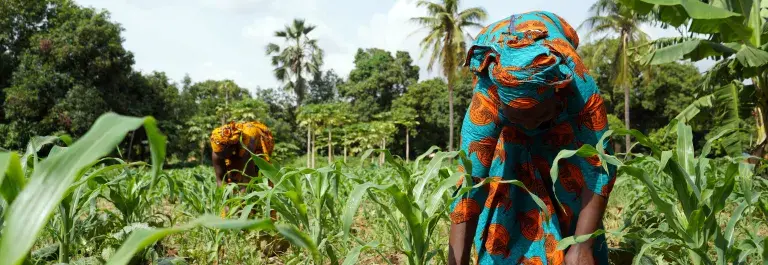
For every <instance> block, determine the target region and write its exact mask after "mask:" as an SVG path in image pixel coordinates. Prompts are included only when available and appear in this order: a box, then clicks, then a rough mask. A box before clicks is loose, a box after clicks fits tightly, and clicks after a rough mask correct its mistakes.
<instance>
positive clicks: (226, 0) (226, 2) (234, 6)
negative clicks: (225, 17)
mask: <svg viewBox="0 0 768 265" xmlns="http://www.w3.org/2000/svg"><path fill="white" fill-rule="evenodd" d="M264 1H265V0H200V3H201V4H202V5H203V6H206V7H213V8H217V9H221V10H227V11H245V10H250V9H253V8H256V7H257V6H259V5H262V2H264Z"/></svg>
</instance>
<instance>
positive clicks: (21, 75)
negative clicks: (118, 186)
mask: <svg viewBox="0 0 768 265" xmlns="http://www.w3.org/2000/svg"><path fill="white" fill-rule="evenodd" d="M22 2H24V3H18V2H17V1H13V2H12V3H11V2H8V5H6V2H3V5H2V7H0V13H10V14H13V15H10V14H9V16H10V20H6V17H5V16H3V19H0V20H2V22H0V23H2V24H4V25H9V26H10V27H11V28H10V31H7V30H6V29H5V28H3V32H2V33H0V35H1V36H0V39H2V40H0V42H2V44H0V46H5V47H6V48H3V49H6V51H7V52H5V54H6V55H10V56H11V57H13V58H12V59H14V61H16V62H18V65H16V67H15V68H14V72H13V77H12V78H11V79H10V83H9V85H10V86H9V87H6V88H4V89H3V92H4V94H5V98H4V99H5V101H4V104H3V109H4V114H5V118H6V119H7V120H8V121H9V123H10V125H9V126H10V127H14V128H17V129H20V130H24V131H29V132H34V133H35V134H43V135H48V134H52V133H53V132H54V131H55V130H57V129H61V128H62V127H64V129H70V128H69V127H68V126H70V125H72V119H73V118H74V119H76V121H75V125H76V126H77V127H78V128H88V127H90V123H92V122H93V121H94V117H95V115H96V113H100V112H103V111H105V110H112V111H115V112H118V113H127V112H128V110H129V106H130V105H131V104H133V103H134V102H132V101H127V100H125V98H126V97H127V96H128V95H131V94H134V92H135V91H131V89H130V88H126V87H125V86H123V85H122V84H124V83H125V82H126V80H127V79H128V78H129V76H130V75H131V73H132V72H131V67H132V65H133V55H132V54H131V53H130V52H128V51H126V50H125V49H124V48H123V46H122V42H123V39H122V37H121V36H120V32H121V31H122V28H120V26H119V25H118V24H116V23H113V22H111V21H109V13H107V12H105V11H101V12H97V11H95V10H93V9H90V8H81V7H79V6H77V5H75V4H73V3H71V2H69V1H65V2H59V1H29V2H27V1H22ZM31 2H35V3H31ZM42 2H45V5H46V6H45V7H44V8H43V7H40V6H37V5H36V4H38V3H42ZM18 5H22V6H18ZM17 8H18V10H16V9H17ZM41 8H42V9H41ZM14 10H16V11H14ZM20 10H25V12H21V11H20ZM26 11H30V12H31V13H27V12H26ZM17 12H18V14H16V13H17ZM30 14H31V17H25V15H30ZM53 14H55V15H53ZM17 19H18V20H17ZM35 21H40V22H35ZM38 23H39V24H38ZM25 45H26V46H25ZM6 80H7V79H3V82H4V81H6ZM73 89H76V90H77V91H76V92H71V91H72V90H73ZM67 102H68V103H67ZM74 102H78V104H83V103H84V105H80V106H77V110H75V111H74V112H72V114H74V115H75V116H74V117H70V116H68V115H69V114H70V113H67V112H64V113H62V112H60V111H52V110H54V109H57V110H61V108H63V105H67V106H71V107H74V104H71V103H74ZM91 103H93V104H91ZM57 106H58V108H57ZM105 106H108V109H105ZM73 110H74V109H73ZM144 114H145V115H146V114H151V113H144ZM83 119H85V120H83ZM14 123H15V125H14ZM74 130H75V131H77V130H79V129H77V128H74ZM15 136H20V137H22V138H18V139H13V140H12V141H11V142H13V143H15V146H9V147H11V148H17V147H19V145H21V144H22V143H25V142H27V141H28V139H29V138H27V137H28V136H29V135H26V134H16V135H15ZM73 136H75V137H77V136H79V134H77V133H75V134H74V135H73Z"/></svg>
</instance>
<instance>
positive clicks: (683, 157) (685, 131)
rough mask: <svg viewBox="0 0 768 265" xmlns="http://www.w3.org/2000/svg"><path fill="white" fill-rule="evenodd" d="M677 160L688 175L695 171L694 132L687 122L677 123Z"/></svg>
mask: <svg viewBox="0 0 768 265" xmlns="http://www.w3.org/2000/svg"><path fill="white" fill-rule="evenodd" d="M676 147H677V162H678V163H680V165H681V166H683V169H685V172H686V173H688V175H693V174H694V173H695V168H694V164H695V163H694V161H693V159H694V156H693V132H692V130H691V126H690V125H687V124H685V123H678V124H677V144H676Z"/></svg>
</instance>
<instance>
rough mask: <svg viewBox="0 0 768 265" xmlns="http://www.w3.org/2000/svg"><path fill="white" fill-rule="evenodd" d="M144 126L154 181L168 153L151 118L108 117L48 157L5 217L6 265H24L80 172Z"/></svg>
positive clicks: (2, 252)
mask: <svg viewBox="0 0 768 265" xmlns="http://www.w3.org/2000/svg"><path fill="white" fill-rule="evenodd" d="M141 125H144V126H145V127H146V128H150V129H149V130H147V136H148V137H149V139H150V141H149V142H150V150H151V152H152V158H153V159H152V163H153V168H154V169H156V170H153V172H152V174H153V178H154V176H156V175H157V173H158V172H159V170H160V169H161V167H162V163H163V161H162V160H163V157H160V156H158V154H157V153H158V152H160V153H162V152H164V150H165V140H164V136H162V135H160V134H158V133H157V130H156V124H155V120H154V119H152V118H134V117H126V116H121V115H117V114H114V113H107V114H104V115H102V116H101V117H99V119H97V120H96V122H94V124H93V127H91V129H90V130H89V131H88V132H87V133H86V134H85V135H83V137H82V138H80V139H79V140H78V141H77V142H75V143H74V144H73V145H72V146H71V147H69V148H67V150H65V151H63V152H61V153H58V154H56V155H53V156H49V157H48V158H46V159H45V160H43V161H42V162H40V164H39V165H38V166H37V168H35V171H34V172H33V173H32V176H31V177H30V178H29V182H28V183H27V185H26V187H25V188H24V190H22V191H21V193H19V196H18V197H17V198H16V200H15V201H14V202H13V204H11V205H10V207H9V208H8V212H7V213H6V214H7V215H6V217H7V219H6V222H5V227H4V228H3V237H2V239H0V256H2V257H3V258H5V260H6V261H8V263H7V264H11V265H19V264H22V263H23V262H24V259H25V258H26V256H27V254H28V252H29V250H30V248H32V245H33V244H34V242H35V240H36V238H37V235H38V234H39V233H40V231H41V230H42V228H43V226H44V225H45V224H46V223H47V221H48V219H49V218H50V216H51V213H52V212H53V210H54V209H55V208H56V207H57V206H59V203H60V202H61V201H62V199H63V198H64V197H65V196H66V195H67V194H66V191H67V190H68V189H69V186H70V185H71V184H72V182H74V181H75V178H76V177H77V175H78V174H79V172H80V171H81V170H82V169H83V168H84V167H86V166H88V165H90V164H91V163H92V162H93V161H96V160H97V159H99V158H100V157H103V156H105V155H107V154H109V152H111V151H112V150H113V149H114V148H115V146H116V145H117V144H118V143H120V141H121V140H122V139H123V138H124V137H125V135H126V134H127V133H128V132H129V131H131V130H134V129H136V128H138V127H139V126H141Z"/></svg>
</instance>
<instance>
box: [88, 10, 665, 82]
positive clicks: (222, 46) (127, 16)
mask: <svg viewBox="0 0 768 265" xmlns="http://www.w3.org/2000/svg"><path fill="white" fill-rule="evenodd" d="M76 2H77V3H79V4H80V5H83V6H90V7H94V8H103V9H107V10H109V12H110V13H111V15H112V20H113V21H116V22H118V23H120V24H121V25H122V27H123V28H124V29H125V31H124V32H123V38H125V43H124V45H125V47H126V48H127V49H128V50H130V51H132V52H133V53H134V55H135V59H136V66H135V67H136V69H139V70H141V71H143V72H150V71H164V72H166V73H167V74H168V76H169V77H170V78H172V79H174V80H177V81H178V80H181V78H182V77H183V76H184V74H185V73H189V75H190V76H191V77H192V80H193V81H203V80H206V79H233V80H235V82H237V83H238V84H240V85H241V86H244V87H246V88H248V89H250V90H252V91H253V90H255V89H256V87H259V86H260V87H262V88H267V87H276V86H278V85H279V83H278V81H277V80H276V79H275V78H274V77H273V75H272V67H271V66H270V64H269V60H268V58H267V57H266V56H265V54H264V47H265V46H266V45H267V43H269V42H276V43H281V42H279V41H280V40H278V39H276V38H274V37H273V36H272V34H273V32H274V31H276V30H279V29H283V28H284V25H285V24H287V23H288V22H290V21H291V20H292V19H293V18H305V19H306V20H307V21H308V22H309V23H311V24H314V25H317V29H316V30H315V31H314V32H312V33H311V36H314V37H315V38H317V39H318V40H319V44H320V46H321V48H323V50H325V53H326V57H325V65H324V69H331V68H332V69H334V70H336V72H337V73H339V74H340V75H342V76H346V75H347V74H348V73H349V71H350V70H351V69H352V68H353V66H354V64H353V59H354V54H355V52H356V51H357V49H358V48H372V47H376V48H382V49H386V50H389V51H395V50H405V51H408V52H410V53H411V56H412V57H414V59H415V60H417V63H418V65H419V66H421V67H422V71H421V79H422V80H423V79H427V78H432V77H435V76H438V75H439V73H438V72H437V71H433V72H428V71H427V70H426V64H427V60H426V58H424V59H422V60H420V59H419V57H420V51H421V49H420V48H419V46H418V42H419V40H420V39H421V37H422V36H423V34H419V33H416V34H412V33H413V32H414V31H416V30H417V28H418V27H417V26H416V25H413V24H412V23H410V22H409V21H408V19H409V18H411V17H415V16H420V15H423V11H422V10H421V9H420V8H418V7H416V4H415V2H416V1H415V0H364V1H356V0H76ZM593 2H594V1H593V0H546V1H544V0H527V1H521V0H514V1H498V0H496V1H493V0H474V1H472V0H464V1H462V6H463V7H474V6H481V7H484V8H485V9H486V10H487V11H488V15H489V19H488V20H487V21H486V24H488V23H491V22H493V21H496V20H499V19H503V18H505V17H507V16H509V15H510V14H513V13H521V12H527V11H533V10H547V11H551V12H554V13H556V14H558V15H560V16H562V17H563V18H565V19H566V20H567V21H569V22H570V23H571V24H572V25H573V26H574V27H577V26H578V25H579V24H581V22H582V21H583V20H584V19H585V17H586V16H587V9H588V8H589V6H590V5H591V4H592V3H593ZM645 30H646V33H648V34H650V35H651V36H652V37H661V36H674V35H676V32H674V31H671V30H661V29H656V28H649V27H646V28H645ZM470 33H472V35H474V33H476V32H470ZM582 34H583V32H582ZM435 70H437V69H435Z"/></svg>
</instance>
